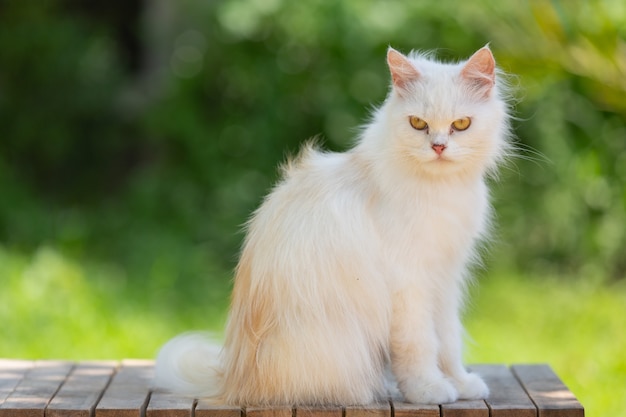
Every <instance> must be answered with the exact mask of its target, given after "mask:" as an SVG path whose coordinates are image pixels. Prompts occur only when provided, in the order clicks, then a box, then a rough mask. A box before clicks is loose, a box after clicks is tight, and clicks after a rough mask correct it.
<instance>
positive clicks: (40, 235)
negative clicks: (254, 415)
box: [0, 0, 626, 416]
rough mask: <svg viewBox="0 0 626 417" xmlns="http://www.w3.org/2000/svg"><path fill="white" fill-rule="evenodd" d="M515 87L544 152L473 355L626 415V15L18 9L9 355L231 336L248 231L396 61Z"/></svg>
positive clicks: (502, 7)
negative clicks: (280, 182) (556, 381)
mask: <svg viewBox="0 0 626 417" xmlns="http://www.w3.org/2000/svg"><path fill="white" fill-rule="evenodd" d="M486 43H490V45H491V48H492V50H493V51H494V54H495V56H496V59H497V60H498V63H499V65H500V66H501V68H502V69H503V70H504V71H506V72H509V73H512V74H515V75H516V77H514V78H513V79H512V80H513V84H514V86H515V87H516V93H515V97H516V100H515V103H514V110H515V114H516V116H517V118H516V120H515V121H514V123H513V127H514V129H515V133H516V135H517V138H518V144H519V147H520V148H521V151H520V153H519V157H518V158H514V159H512V160H511V161H510V163H509V164H507V166H506V167H505V168H504V169H503V170H502V171H501V175H500V177H499V179H498V180H497V181H493V184H492V189H493V202H494V205H495V207H496V209H497V213H498V215H497V221H498V228H497V234H496V236H495V240H494V242H493V244H492V245H491V246H490V249H489V251H488V252H487V253H486V256H485V259H486V261H485V267H484V268H482V269H479V270H477V271H476V276H477V278H478V279H477V284H478V285H476V286H475V287H473V289H472V302H471V304H470V305H469V307H468V311H467V317H466V322H467V327H468V333H469V335H470V336H471V341H470V342H469V344H468V349H467V353H466V357H467V360H468V361H469V362H503V363H512V362H548V363H550V364H551V365H552V366H553V367H554V369H555V370H556V371H557V373H558V374H559V375H560V376H562V377H563V379H564V380H565V382H566V383H567V384H568V386H569V387H570V388H571V389H572V390H573V391H574V392H575V393H576V394H577V396H578V397H579V399H580V400H581V401H582V402H583V404H584V405H585V406H586V408H587V415H614V416H617V415H625V414H624V403H623V401H624V399H623V393H624V392H626V250H625V248H626V227H625V226H626V187H625V183H626V123H625V122H626V3H625V2H624V1H622V0H605V1H600V0H598V1H575V0H573V1H558V0H554V1H540V0H534V1H519V2H499V1H488V0H477V1H472V2H469V1H466V2H457V1H451V0H439V1H436V2H430V1H414V2H407V1H399V0H398V1H396V0H387V1H361V0H343V1H323V0H306V1H286V0H225V1H216V0H213V1H211V0H206V1H202V0H181V1H177V2H175V1H170V0H126V1H124V2H110V1H106V0H97V1H96V0H91V1H89V2H84V1H79V0H41V1H20V0H4V1H0V357H12V358H17V357H20V358H72V359H101V358H124V357H153V356H154V354H155V353H156V351H157V349H158V347H159V346H160V345H161V344H162V343H164V342H165V341H166V340H167V339H168V338H170V337H172V336H174V335H175V334H177V333H180V332H182V331H185V330H189V329H211V330H214V331H216V332H217V333H218V334H219V332H220V331H221V330H220V329H221V327H222V325H223V322H224V319H225V311H226V307H227V304H228V294H229V291H230V288H231V275H232V274H231V271H232V269H233V267H234V265H235V262H236V258H237V253H238V248H239V244H240V242H241V239H242V234H241V233H240V229H241V227H240V226H241V225H242V224H243V223H244V222H245V221H246V219H247V218H248V216H249V214H250V212H251V211H252V210H253V209H254V208H255V207H256V206H257V205H258V204H259V202H260V200H261V198H262V196H263V195H264V194H265V193H266V192H267V191H268V190H269V188H270V187H271V184H272V183H273V182H274V181H275V180H276V173H277V171H276V166H277V165H278V164H279V163H280V162H281V161H283V160H284V158H285V155H287V154H292V153H294V152H296V151H297V149H298V146H299V145H300V144H301V143H302V142H303V141H304V140H306V139H307V138H310V137H312V136H316V135H319V136H320V137H321V138H322V140H323V143H324V146H325V147H327V148H329V149H331V150H344V149H346V148H347V147H349V146H350V144H351V143H352V141H353V139H354V137H355V134H356V130H355V128H356V127H357V126H358V125H359V124H360V123H363V121H364V120H366V119H367V117H368V113H369V112H370V109H371V106H372V105H376V104H380V103H381V102H382V101H383V100H384V97H385V94H386V92H387V89H388V81H389V80H388V79H389V76H388V73H387V68H386V65H385V60H384V57H385V51H386V49H387V47H388V46H389V45H392V46H393V47H395V48H396V49H399V50H401V51H404V52H408V51H409V50H411V49H420V50H425V49H428V50H430V49H436V50H437V55H438V56H439V57H441V58H442V59H460V58H465V57H468V56H469V55H470V54H471V53H472V52H474V51H475V50H476V49H478V48H480V47H481V46H483V45H485V44H486Z"/></svg>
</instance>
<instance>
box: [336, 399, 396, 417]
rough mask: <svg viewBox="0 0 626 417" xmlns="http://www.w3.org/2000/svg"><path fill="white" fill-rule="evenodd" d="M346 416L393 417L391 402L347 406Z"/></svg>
mask: <svg viewBox="0 0 626 417" xmlns="http://www.w3.org/2000/svg"><path fill="white" fill-rule="evenodd" d="M345 410H346V412H345V417H391V404H390V403H388V402H386V403H377V404H368V405H355V406H348V407H346V408H345Z"/></svg>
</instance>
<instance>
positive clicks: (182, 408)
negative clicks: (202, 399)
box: [146, 391, 195, 417]
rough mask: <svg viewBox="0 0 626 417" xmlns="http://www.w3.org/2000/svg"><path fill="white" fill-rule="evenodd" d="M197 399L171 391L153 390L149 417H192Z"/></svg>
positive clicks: (148, 408) (148, 410)
mask: <svg viewBox="0 0 626 417" xmlns="http://www.w3.org/2000/svg"><path fill="white" fill-rule="evenodd" d="M194 404H195V400H194V399H193V398H189V397H183V396H181V395H176V394H171V393H169V392H158V391H157V392H152V394H151V395H150V402H149V403H148V407H147V408H146V416H147V417H192V413H193V407H194Z"/></svg>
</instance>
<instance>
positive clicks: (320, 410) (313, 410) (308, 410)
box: [296, 406, 343, 417]
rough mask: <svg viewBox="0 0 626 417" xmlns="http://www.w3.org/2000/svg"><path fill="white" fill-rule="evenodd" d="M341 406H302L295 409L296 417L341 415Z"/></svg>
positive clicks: (332, 416) (336, 416) (333, 416)
mask: <svg viewBox="0 0 626 417" xmlns="http://www.w3.org/2000/svg"><path fill="white" fill-rule="evenodd" d="M342 416H343V409H342V408H341V407H334V406H329V407H302V408H297V409H296V417H342Z"/></svg>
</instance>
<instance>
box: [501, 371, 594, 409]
mask: <svg viewBox="0 0 626 417" xmlns="http://www.w3.org/2000/svg"><path fill="white" fill-rule="evenodd" d="M512 370H513V373H514V374H515V375H516V376H517V378H518V379H519V381H520V383H521V384H522V385H523V386H524V389H525V390H526V392H528V395H529V396H530V398H531V399H532V400H533V402H534V403H535V404H536V405H537V409H538V410H539V417H583V416H584V415H585V411H584V408H583V406H582V405H581V404H580V403H579V402H578V400H577V399H576V397H574V394H572V393H571V392H570V391H569V389H567V387H566V386H565V384H563V382H562V381H561V380H560V379H559V377H558V376H557V375H556V374H555V373H554V372H553V371H552V369H551V368H550V367H549V366H548V365H513V366H512Z"/></svg>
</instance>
